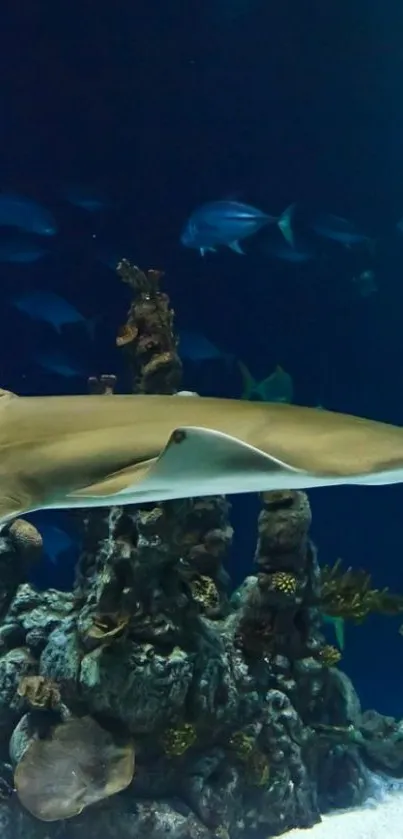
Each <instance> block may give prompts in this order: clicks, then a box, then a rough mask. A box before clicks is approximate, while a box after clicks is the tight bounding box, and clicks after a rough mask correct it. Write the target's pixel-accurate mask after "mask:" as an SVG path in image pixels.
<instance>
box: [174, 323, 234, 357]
mask: <svg viewBox="0 0 403 839" xmlns="http://www.w3.org/2000/svg"><path fill="white" fill-rule="evenodd" d="M178 350H179V355H180V357H181V358H183V359H188V360H189V361H193V362H194V363H196V364H198V363H203V362H204V361H224V362H226V363H228V362H229V361H232V360H233V356H232V355H230V354H229V353H224V352H222V351H221V350H220V349H219V348H218V347H216V346H215V344H213V342H212V341H210V339H209V338H206V336H205V335H203V334H202V333H201V332H193V331H192V330H189V329H180V330H179V347H178Z"/></svg>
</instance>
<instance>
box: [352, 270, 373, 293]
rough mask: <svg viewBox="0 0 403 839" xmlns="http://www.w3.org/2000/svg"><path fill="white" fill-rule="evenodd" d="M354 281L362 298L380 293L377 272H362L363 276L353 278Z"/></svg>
mask: <svg viewBox="0 0 403 839" xmlns="http://www.w3.org/2000/svg"><path fill="white" fill-rule="evenodd" d="M352 281H353V283H354V285H355V287H356V289H357V291H358V294H359V295H360V297H371V296H372V295H373V294H376V292H377V291H378V286H377V284H376V277H375V272H374V271H372V270H371V269H370V268H369V269H367V270H366V271H361V274H359V275H358V277H353V280H352Z"/></svg>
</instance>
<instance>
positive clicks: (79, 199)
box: [64, 184, 111, 213]
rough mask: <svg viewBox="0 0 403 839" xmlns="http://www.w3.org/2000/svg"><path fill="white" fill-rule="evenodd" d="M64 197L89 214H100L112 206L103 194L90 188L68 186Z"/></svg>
mask: <svg viewBox="0 0 403 839" xmlns="http://www.w3.org/2000/svg"><path fill="white" fill-rule="evenodd" d="M64 196H65V198H66V200H67V201H68V202H69V203H70V204H73V206H74V207H79V208H80V209H81V210H85V211H86V212H87V213H100V212H102V211H103V210H106V209H108V208H109V207H110V206H111V205H110V203H109V202H108V201H107V199H106V198H105V197H104V196H103V195H102V194H101V193H99V192H98V191H97V190H96V189H94V188H93V187H90V186H88V187H86V186H79V185H78V184H76V185H75V186H67V187H66V188H65V189H64Z"/></svg>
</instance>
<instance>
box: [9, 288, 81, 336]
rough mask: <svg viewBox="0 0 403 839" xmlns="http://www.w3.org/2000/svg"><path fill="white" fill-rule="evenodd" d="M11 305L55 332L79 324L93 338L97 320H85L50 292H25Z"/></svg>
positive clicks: (16, 296) (12, 301)
mask: <svg viewBox="0 0 403 839" xmlns="http://www.w3.org/2000/svg"><path fill="white" fill-rule="evenodd" d="M10 302H11V304H12V305H13V306H15V308H16V309H18V310H19V311H20V312H23V313H24V314H25V315H28V317H30V318H32V320H39V321H44V323H48V324H49V325H50V326H52V327H53V328H54V329H56V331H57V332H59V333H61V331H62V327H63V326H66V325H67V324H69V325H71V324H79V325H82V326H84V327H85V329H86V330H87V332H88V334H89V336H90V338H94V333H95V328H96V326H97V322H98V318H89V319H87V318H85V317H84V315H82V314H81V312H79V311H78V310H77V309H76V308H75V307H74V306H73V305H72V304H71V303H69V302H68V301H67V300H65V299H64V297H60V296H59V295H58V294H55V293H54V292H52V291H40V290H39V289H35V290H34V291H27V292H25V293H23V294H19V295H15V296H14V297H13V298H12V299H11V301H10Z"/></svg>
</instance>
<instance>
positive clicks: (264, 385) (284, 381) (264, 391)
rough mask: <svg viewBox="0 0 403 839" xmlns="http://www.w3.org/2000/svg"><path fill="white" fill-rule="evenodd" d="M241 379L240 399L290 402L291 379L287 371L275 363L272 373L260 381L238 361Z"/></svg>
mask: <svg viewBox="0 0 403 839" xmlns="http://www.w3.org/2000/svg"><path fill="white" fill-rule="evenodd" d="M238 366H239V369H240V371H241V375H242V379H243V392H242V396H241V399H253V398H256V397H257V398H258V399H260V400H261V401H262V402H283V403H287V404H289V403H291V402H292V401H293V397H294V386H293V381H292V378H291V376H290V374H289V373H286V371H285V370H283V368H282V367H280V365H277V367H276V369H275V370H274V373H271V375H270V376H268V377H267V378H266V379H262V381H261V382H258V381H256V379H254V378H253V376H252V375H251V373H250V372H249V370H248V368H247V366H246V364H243V362H242V361H239V362H238Z"/></svg>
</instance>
